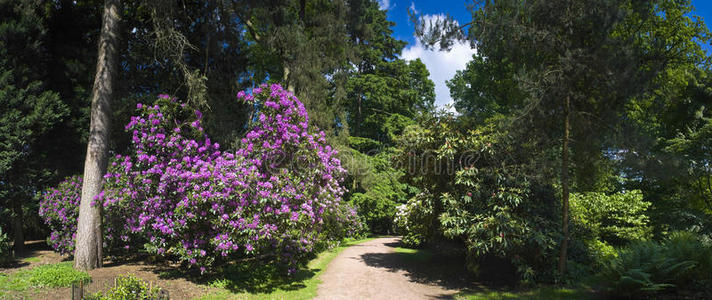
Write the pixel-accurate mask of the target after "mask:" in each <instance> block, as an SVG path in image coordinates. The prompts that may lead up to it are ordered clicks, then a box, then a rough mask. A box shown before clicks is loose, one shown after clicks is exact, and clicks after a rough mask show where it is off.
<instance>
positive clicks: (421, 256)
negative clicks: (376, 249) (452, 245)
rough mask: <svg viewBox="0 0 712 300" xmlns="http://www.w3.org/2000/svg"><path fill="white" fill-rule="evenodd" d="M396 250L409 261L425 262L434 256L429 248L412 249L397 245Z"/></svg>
mask: <svg viewBox="0 0 712 300" xmlns="http://www.w3.org/2000/svg"><path fill="white" fill-rule="evenodd" d="M395 252H396V253H398V254H399V255H400V256H401V257H402V258H403V259H405V260H407V261H413V262H420V263H425V262H429V261H430V260H431V259H432V258H433V253H432V252H431V251H430V250H427V249H411V248H402V247H396V249H395Z"/></svg>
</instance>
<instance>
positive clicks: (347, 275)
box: [315, 237, 458, 299]
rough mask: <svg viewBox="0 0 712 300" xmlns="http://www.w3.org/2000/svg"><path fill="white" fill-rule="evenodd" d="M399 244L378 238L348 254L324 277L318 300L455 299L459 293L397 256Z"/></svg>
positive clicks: (397, 240)
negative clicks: (396, 250)
mask: <svg viewBox="0 0 712 300" xmlns="http://www.w3.org/2000/svg"><path fill="white" fill-rule="evenodd" d="M399 242H400V238H398V237H388V238H378V239H374V240H370V241H368V242H365V243H362V244H358V245H355V246H352V247H349V248H347V249H346V250H344V251H343V252H342V253H341V254H339V256H337V257H336V258H335V259H334V260H333V261H332V262H331V263H330V264H329V266H328V267H327V269H326V271H325V272H324V273H323V274H322V275H321V280H322V282H323V283H322V284H321V285H319V289H318V291H317V293H318V294H317V297H316V298H315V299H451V298H452V296H453V295H454V294H455V293H457V292H458V290H457V289H455V288H454V287H452V286H449V285H448V284H445V283H443V282H444V281H443V280H441V278H439V277H437V276H435V277H432V276H429V275H428V274H423V273H422V272H419V270H418V269H419V266H415V265H417V264H418V262H417V261H408V260H404V259H403V257H402V256H401V255H399V253H395V252H394V249H395V247H397V246H398V244H399ZM450 276H457V274H450ZM448 286H449V287H448Z"/></svg>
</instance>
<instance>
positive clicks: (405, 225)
mask: <svg viewBox="0 0 712 300" xmlns="http://www.w3.org/2000/svg"><path fill="white" fill-rule="evenodd" d="M432 201H433V196H432V195H431V194H429V193H427V192H423V193H419V194H418V195H415V197H413V198H411V199H410V200H408V202H407V203H406V204H401V205H399V206H398V207H397V208H396V209H397V212H396V216H395V220H394V223H395V226H396V232H398V234H401V235H402V236H403V243H405V244H406V245H408V246H410V247H419V246H421V245H422V244H424V243H425V242H427V241H428V239H429V238H430V237H431V235H432V232H433V230H435V228H433V224H434V219H435V217H436V216H435V214H434V213H433V204H432Z"/></svg>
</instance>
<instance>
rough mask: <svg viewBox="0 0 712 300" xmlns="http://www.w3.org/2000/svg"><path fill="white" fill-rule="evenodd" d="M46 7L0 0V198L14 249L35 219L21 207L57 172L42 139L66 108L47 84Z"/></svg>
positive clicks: (18, 247)
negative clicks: (5, 211) (8, 219)
mask: <svg viewBox="0 0 712 300" xmlns="http://www.w3.org/2000/svg"><path fill="white" fill-rule="evenodd" d="M44 8H45V7H44V6H43V5H42V3H40V2H39V1H5V0H2V1H0V20H2V21H0V111H2V114H1V115H0V204H2V206H3V207H9V208H11V215H12V218H10V219H11V225H12V228H13V231H12V236H13V237H14V245H15V250H16V251H22V250H23V246H24V236H25V232H24V229H23V227H26V225H28V224H30V223H31V222H28V220H32V216H27V215H24V214H23V211H24V210H26V209H27V208H28V207H30V206H31V203H32V201H33V199H34V194H35V192H36V191H37V189H38V187H41V186H42V185H44V184H46V183H47V181H48V180H50V179H51V178H52V175H53V173H54V170H53V168H52V167H51V165H52V163H51V162H48V158H47V154H48V153H49V151H47V149H44V148H43V147H42V141H43V140H44V139H45V138H47V137H48V132H49V131H50V130H51V129H52V127H53V126H54V125H55V124H57V123H58V122H60V121H61V120H62V118H64V117H65V116H66V115H67V113H68V108H67V106H66V105H65V104H64V103H62V101H61V100H60V98H59V95H58V94H57V93H56V92H52V91H50V90H48V84H47V82H48V80H47V79H48V78H47V72H46V68H47V64H48V61H49V58H48V56H47V53H46V52H47V51H46V39H47V37H46V34H47V30H46V17H47V16H46V15H45V12H44ZM27 210H30V209H27ZM2 213H3V212H2V209H0V214H2Z"/></svg>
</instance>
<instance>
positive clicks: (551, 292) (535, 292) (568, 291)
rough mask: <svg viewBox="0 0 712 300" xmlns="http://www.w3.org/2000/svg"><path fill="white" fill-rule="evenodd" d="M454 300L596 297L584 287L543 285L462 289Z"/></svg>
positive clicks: (535, 299) (537, 299)
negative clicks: (479, 289) (527, 288)
mask: <svg viewBox="0 0 712 300" xmlns="http://www.w3.org/2000/svg"><path fill="white" fill-rule="evenodd" d="M455 299H456V300H495V299H496V300H515V299H526V300H569V299H578V300H586V299H598V297H596V295H595V294H594V293H593V292H591V291H590V290H589V289H587V288H586V287H558V286H556V287H555V286H544V287H538V288H534V289H530V290H522V291H488V290H485V291H463V292H460V293H458V294H457V295H455Z"/></svg>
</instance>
